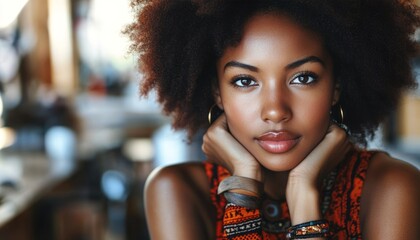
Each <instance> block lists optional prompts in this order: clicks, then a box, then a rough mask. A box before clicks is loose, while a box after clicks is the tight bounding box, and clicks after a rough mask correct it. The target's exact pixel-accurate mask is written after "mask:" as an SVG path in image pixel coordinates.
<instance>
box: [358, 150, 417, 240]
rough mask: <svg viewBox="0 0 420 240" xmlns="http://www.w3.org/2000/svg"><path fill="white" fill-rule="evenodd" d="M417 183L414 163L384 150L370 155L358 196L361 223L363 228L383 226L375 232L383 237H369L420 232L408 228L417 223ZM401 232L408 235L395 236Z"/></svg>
mask: <svg viewBox="0 0 420 240" xmlns="http://www.w3.org/2000/svg"><path fill="white" fill-rule="evenodd" d="M419 184H420V171H419V170H418V169H417V168H416V167H414V166H413V165H411V164H409V163H406V162H404V161H402V160H399V159H395V158H393V157H391V156H390V155H388V154H386V153H383V152H378V153H376V154H375V155H374V156H373V157H372V159H371V160H370V162H369V168H368V170H367V174H366V180H365V185H364V187H363V194H362V198H361V223H362V225H363V226H364V227H362V228H364V229H379V228H381V229H384V230H383V231H382V232H375V233H374V234H379V233H380V235H381V236H382V237H383V238H380V237H381V236H375V237H378V238H372V239H413V238H412V237H413V236H419V235H420V231H419V230H413V229H409V227H410V226H413V224H414V223H418V222H420V204H419V203H420V188H419V187H418V185H419ZM413 231H414V232H413ZM416 231H417V232H416ZM370 233H372V231H370ZM370 233H369V232H367V233H366V232H365V237H367V238H369V237H370V236H372V235H370ZM401 233H404V234H407V236H406V237H407V238H405V237H403V236H401V235H398V234H401ZM366 234H367V235H366ZM382 234H383V235H382ZM392 236H394V237H395V238H392ZM369 239H370V238H369ZM416 239H417V238H416Z"/></svg>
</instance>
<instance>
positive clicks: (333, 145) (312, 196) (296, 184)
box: [286, 124, 351, 223]
mask: <svg viewBox="0 0 420 240" xmlns="http://www.w3.org/2000/svg"><path fill="white" fill-rule="evenodd" d="M350 148H351V143H350V141H349V140H348V136H347V133H346V132H345V131H344V130H343V129H341V128H340V127H338V126H337V125H336V124H331V125H330V126H329V128H328V130H327V133H326V135H325V137H324V138H323V139H322V141H321V142H320V143H319V144H318V145H317V146H316V147H315V148H314V149H313V150H312V151H311V152H310V153H309V154H308V156H306V157H305V159H304V160H303V161H302V162H301V163H300V164H299V165H297V166H296V167H295V168H293V169H292V170H291V171H290V173H289V176H288V180H287V186H286V198H287V202H288V205H289V210H290V214H291V217H292V220H293V221H295V223H296V222H302V221H310V220H315V219H319V218H320V212H319V189H318V185H319V182H320V180H321V179H323V178H324V177H325V176H326V174H327V173H328V172H330V171H331V170H332V169H333V168H334V167H336V166H337V165H338V163H339V162H341V161H342V160H343V159H344V157H345V155H346V153H347V152H348V151H349V150H350Z"/></svg>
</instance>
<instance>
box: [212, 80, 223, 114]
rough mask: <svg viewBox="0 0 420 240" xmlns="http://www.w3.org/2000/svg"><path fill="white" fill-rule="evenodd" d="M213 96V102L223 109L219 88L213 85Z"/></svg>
mask: <svg viewBox="0 0 420 240" xmlns="http://www.w3.org/2000/svg"><path fill="white" fill-rule="evenodd" d="M213 98H214V102H215V103H216V105H217V107H219V108H220V109H221V110H223V103H222V97H221V96H220V90H219V87H218V86H214V87H213Z"/></svg>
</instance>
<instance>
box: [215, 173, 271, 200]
mask: <svg viewBox="0 0 420 240" xmlns="http://www.w3.org/2000/svg"><path fill="white" fill-rule="evenodd" d="M234 189H241V190H245V191H248V192H252V193H254V194H256V195H257V196H261V195H262V193H263V191H264V184H263V183H262V182H260V181H257V180H255V179H252V178H247V177H241V176H230V177H227V178H225V179H223V181H222V182H221V183H220V184H219V187H218V189H217V194H222V193H224V192H227V191H230V190H234Z"/></svg>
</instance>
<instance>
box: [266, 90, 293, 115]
mask: <svg viewBox="0 0 420 240" xmlns="http://www.w3.org/2000/svg"><path fill="white" fill-rule="evenodd" d="M261 98H262V104H263V105H262V110H261V118H262V119H263V120H264V121H266V122H267V121H268V122H274V123H279V122H283V121H287V120H289V119H290V118H291V116H292V111H291V108H290V102H289V101H290V99H289V96H288V94H287V91H285V90H281V89H279V88H272V89H269V91H265V93H264V94H263V95H262V96H261Z"/></svg>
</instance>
